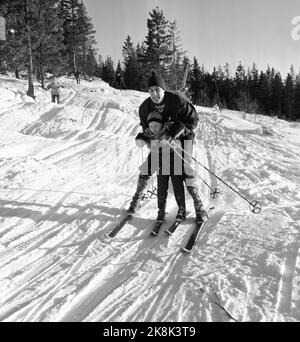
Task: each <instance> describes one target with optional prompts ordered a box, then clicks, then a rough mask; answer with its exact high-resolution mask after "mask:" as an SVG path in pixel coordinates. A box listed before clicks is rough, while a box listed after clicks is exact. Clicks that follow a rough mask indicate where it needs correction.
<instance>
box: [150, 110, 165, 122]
mask: <svg viewBox="0 0 300 342" xmlns="http://www.w3.org/2000/svg"><path fill="white" fill-rule="evenodd" d="M151 121H156V122H160V123H163V118H162V115H161V114H160V113H158V112H151V113H150V114H149V115H148V123H150V122H151Z"/></svg>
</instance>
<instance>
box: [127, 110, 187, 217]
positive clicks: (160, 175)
mask: <svg viewBox="0 0 300 342" xmlns="http://www.w3.org/2000/svg"><path fill="white" fill-rule="evenodd" d="M148 125H149V127H148V128H146V129H145V130H144V131H143V133H139V134H138V135H137V136H136V144H137V146H138V147H143V146H144V145H145V144H147V146H148V147H149V148H150V149H151V153H152V157H149V158H148V159H147V160H146V161H145V162H144V163H143V164H142V165H141V166H140V171H141V174H140V176H139V184H140V185H141V184H143V183H144V181H146V180H147V178H145V177H144V176H143V175H144V174H148V173H149V172H150V173H151V171H150V169H151V170H152V173H153V171H154V170H155V171H156V172H157V205H158V214H157V221H164V219H165V209H166V201H167V195H168V187H169V178H170V177H171V180H172V184H173V189H174V195H175V199H176V202H177V205H178V213H177V216H176V219H177V220H179V221H182V220H184V219H185V217H186V209H185V193H184V183H183V176H182V173H180V172H178V173H179V174H176V171H177V170H176V163H175V162H174V159H175V158H176V155H175V154H174V151H173V150H172V149H171V150H170V148H169V146H168V145H166V144H165V143H164V142H165V140H161V142H159V141H158V140H157V139H158V137H162V136H164V135H168V134H169V131H170V130H172V126H173V125H174V123H173V122H170V121H169V122H167V123H163V119H162V115H161V114H160V113H158V112H151V113H150V114H149V116H148ZM178 142H179V141H178ZM164 152H165V153H164ZM149 156H150V155H149ZM177 158H178V157H177ZM179 163H181V161H179ZM177 165H178V161H177ZM140 185H139V186H140ZM140 195H141V192H140V190H138V193H136V195H135V196H136V197H139V196H140ZM132 204H133V205H132V207H131V208H130V209H129V212H134V211H135V207H134V203H132Z"/></svg>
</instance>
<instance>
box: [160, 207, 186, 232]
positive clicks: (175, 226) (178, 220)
mask: <svg viewBox="0 0 300 342" xmlns="http://www.w3.org/2000/svg"><path fill="white" fill-rule="evenodd" d="M189 214H190V212H189V211H187V212H186V215H185V216H184V218H183V219H175V221H174V222H173V223H172V224H171V226H170V227H169V228H168V229H167V230H166V231H165V233H166V234H168V235H170V236H171V235H172V234H173V233H174V232H175V230H176V229H177V228H178V226H179V225H181V223H182V222H183V221H185V220H186V218H187V216H188V215H189Z"/></svg>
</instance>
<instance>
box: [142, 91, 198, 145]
mask: <svg viewBox="0 0 300 342" xmlns="http://www.w3.org/2000/svg"><path fill="white" fill-rule="evenodd" d="M155 110H156V111H157V110H159V111H160V112H161V115H162V117H163V120H164V122H167V121H173V122H174V125H172V127H171V130H170V132H169V133H170V135H171V136H172V137H173V138H176V137H177V136H178V135H180V134H182V135H183V137H184V136H187V135H188V134H190V133H191V131H193V130H195V128H196V127H197V125H198V121H199V117H198V113H197V112H196V109H195V107H194V106H193V104H192V103H190V102H189V101H187V100H186V99H185V98H183V97H182V96H181V95H180V94H178V93H172V92H170V91H165V96H164V98H163V101H162V103H160V104H159V105H156V104H155V103H153V102H152V100H151V98H150V97H149V98H147V99H146V100H145V101H144V102H143V103H142V104H141V105H140V108H139V116H140V120H141V122H140V125H141V126H142V128H143V131H144V130H146V128H147V127H149V125H148V115H149V113H151V112H152V111H155Z"/></svg>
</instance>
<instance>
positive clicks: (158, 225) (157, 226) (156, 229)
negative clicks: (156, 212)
mask: <svg viewBox="0 0 300 342" xmlns="http://www.w3.org/2000/svg"><path fill="white" fill-rule="evenodd" d="M162 224H163V221H156V222H155V224H154V227H153V229H152V231H151V233H150V235H152V236H156V235H157V234H158V233H159V231H160V228H161V226H162Z"/></svg>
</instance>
